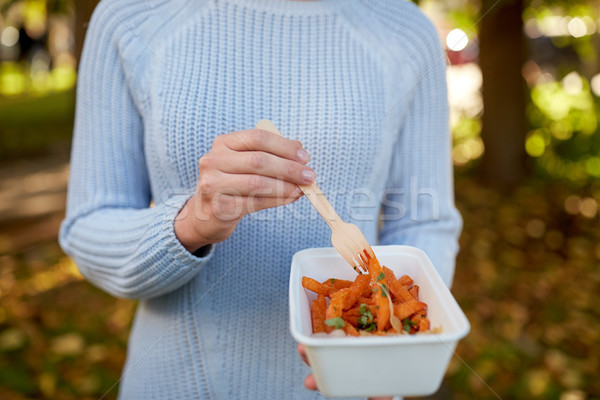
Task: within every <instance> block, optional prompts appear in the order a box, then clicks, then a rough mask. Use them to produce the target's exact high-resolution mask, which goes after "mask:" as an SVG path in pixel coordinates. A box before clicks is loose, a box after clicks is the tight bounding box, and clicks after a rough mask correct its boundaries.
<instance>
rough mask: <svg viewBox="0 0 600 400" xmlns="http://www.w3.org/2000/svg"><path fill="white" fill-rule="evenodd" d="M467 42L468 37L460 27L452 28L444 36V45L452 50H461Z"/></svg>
mask: <svg viewBox="0 0 600 400" xmlns="http://www.w3.org/2000/svg"><path fill="white" fill-rule="evenodd" d="M467 44H469V38H468V37H467V34H466V33H465V31H463V30H462V29H458V28H457V29H453V30H451V31H450V32H449V33H448V36H446V45H447V46H448V48H449V49H450V50H452V51H461V50H462V49H464V48H465V47H467Z"/></svg>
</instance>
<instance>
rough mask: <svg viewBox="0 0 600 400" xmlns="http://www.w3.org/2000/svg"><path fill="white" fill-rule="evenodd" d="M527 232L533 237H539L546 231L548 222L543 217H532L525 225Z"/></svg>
mask: <svg viewBox="0 0 600 400" xmlns="http://www.w3.org/2000/svg"><path fill="white" fill-rule="evenodd" d="M525 232H527V234H528V235H529V236H531V237H532V238H536V239H539V238H541V237H542V236H544V233H545V232H546V223H545V222H544V221H542V220H541V219H537V218H536V219H532V220H531V221H529V222H527V226H525Z"/></svg>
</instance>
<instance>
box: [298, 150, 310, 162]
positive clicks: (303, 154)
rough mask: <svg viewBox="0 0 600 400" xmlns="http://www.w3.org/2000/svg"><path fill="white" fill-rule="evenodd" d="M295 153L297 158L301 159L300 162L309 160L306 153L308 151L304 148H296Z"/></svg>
mask: <svg viewBox="0 0 600 400" xmlns="http://www.w3.org/2000/svg"><path fill="white" fill-rule="evenodd" d="M296 154H297V155H298V159H299V160H300V161H302V162H307V161H308V160H310V156H309V155H308V153H307V152H306V150H304V149H300V150H298V151H297V152H296Z"/></svg>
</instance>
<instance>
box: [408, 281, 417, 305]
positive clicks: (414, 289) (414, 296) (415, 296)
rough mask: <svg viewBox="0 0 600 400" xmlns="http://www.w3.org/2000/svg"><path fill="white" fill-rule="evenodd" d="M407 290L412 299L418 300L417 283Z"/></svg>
mask: <svg viewBox="0 0 600 400" xmlns="http://www.w3.org/2000/svg"><path fill="white" fill-rule="evenodd" d="M408 291H409V292H410V294H411V295H412V297H413V299H415V300H417V301H418V300H419V286H418V285H414V286H413V287H411V288H410V289H409V290H408Z"/></svg>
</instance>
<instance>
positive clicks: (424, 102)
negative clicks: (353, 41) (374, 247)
mask: <svg viewBox="0 0 600 400" xmlns="http://www.w3.org/2000/svg"><path fill="white" fill-rule="evenodd" d="M423 20H424V22H425V25H424V26H426V27H428V28H429V29H423V27H421V28H420V29H419V30H418V32H419V33H421V32H423V33H424V34H423V35H422V38H421V39H422V40H424V46H423V47H422V48H421V49H423V50H422V51H421V55H422V58H421V60H420V63H421V66H420V68H418V69H419V70H420V71H421V73H420V74H419V75H420V77H419V78H418V79H417V82H416V83H415V84H414V87H413V88H412V90H413V95H412V100H411V103H410V106H409V109H408V112H407V114H406V118H405V120H404V123H403V126H402V129H401V131H400V132H399V136H398V138H397V141H396V144H395V150H394V156H393V159H392V164H391V169H390V176H389V178H388V182H387V190H386V195H385V197H384V199H383V209H382V218H383V220H384V223H383V227H382V231H381V233H380V243H381V244H407V245H412V246H415V247H418V248H421V249H423V250H424V251H425V253H426V254H427V255H428V256H429V258H430V259H431V261H432V262H433V265H434V266H435V267H436V269H437V270H438V272H439V273H440V275H441V276H442V278H443V280H444V282H445V283H446V285H448V286H450V285H451V283H452V278H453V275H454V266H455V258H456V254H457V251H458V242H457V239H458V236H459V233H460V230H461V227H462V219H461V217H460V215H459V213H458V212H457V210H456V208H455V206H454V190H453V179H452V164H451V159H450V137H449V127H448V101H447V88H446V79H445V66H446V63H445V57H444V55H443V52H442V49H441V46H440V43H439V38H438V36H437V33H436V31H435V28H434V27H433V26H432V25H431V23H430V22H429V21H427V20H426V19H425V18H424V17H423Z"/></svg>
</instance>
